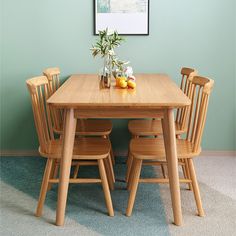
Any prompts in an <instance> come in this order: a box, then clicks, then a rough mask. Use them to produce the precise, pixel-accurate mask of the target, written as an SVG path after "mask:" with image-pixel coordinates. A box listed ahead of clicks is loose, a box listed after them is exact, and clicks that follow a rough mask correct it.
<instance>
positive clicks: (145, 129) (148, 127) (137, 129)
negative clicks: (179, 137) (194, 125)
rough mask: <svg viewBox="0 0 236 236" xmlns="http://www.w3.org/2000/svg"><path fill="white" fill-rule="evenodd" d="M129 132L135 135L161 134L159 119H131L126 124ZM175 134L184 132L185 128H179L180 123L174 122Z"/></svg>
mask: <svg viewBox="0 0 236 236" xmlns="http://www.w3.org/2000/svg"><path fill="white" fill-rule="evenodd" d="M128 129H129V132H130V133H131V134H132V135H136V136H155V135H162V133H163V132H162V125H161V120H131V121H129V124H128ZM175 132H176V134H182V133H185V132H186V130H181V129H180V124H179V123H177V122H175Z"/></svg>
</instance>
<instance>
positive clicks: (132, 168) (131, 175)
mask: <svg viewBox="0 0 236 236" xmlns="http://www.w3.org/2000/svg"><path fill="white" fill-rule="evenodd" d="M135 162H136V159H134V158H133V157H132V163H131V164H130V166H131V167H130V172H129V178H128V179H127V190H129V191H130V189H131V185H132V181H133V178H134V168H135Z"/></svg>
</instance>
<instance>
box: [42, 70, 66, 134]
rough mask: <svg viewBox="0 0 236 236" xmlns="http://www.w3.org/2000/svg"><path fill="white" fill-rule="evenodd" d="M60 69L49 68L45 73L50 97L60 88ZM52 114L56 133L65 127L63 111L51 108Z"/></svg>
mask: <svg viewBox="0 0 236 236" xmlns="http://www.w3.org/2000/svg"><path fill="white" fill-rule="evenodd" d="M60 73H61V72H60V69H59V68H58V67H53V68H47V69H45V70H44V71H43V74H44V75H45V76H46V77H47V79H48V84H49V93H50V96H51V95H52V94H53V93H55V92H56V91H57V89H58V88H59V87H60V77H59V75H60ZM50 109H51V114H52V125H53V129H54V131H60V130H62V125H63V114H62V110H60V109H57V108H53V107H51V108H50Z"/></svg>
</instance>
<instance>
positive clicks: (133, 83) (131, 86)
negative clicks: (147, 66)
mask: <svg viewBox="0 0 236 236" xmlns="http://www.w3.org/2000/svg"><path fill="white" fill-rule="evenodd" d="M128 86H129V88H132V89H134V88H135V87H136V83H135V82H134V81H132V80H129V81H128Z"/></svg>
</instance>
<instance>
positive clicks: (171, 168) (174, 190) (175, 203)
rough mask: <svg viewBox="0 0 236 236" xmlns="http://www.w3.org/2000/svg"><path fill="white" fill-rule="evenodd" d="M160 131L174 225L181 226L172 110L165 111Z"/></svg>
mask: <svg viewBox="0 0 236 236" xmlns="http://www.w3.org/2000/svg"><path fill="white" fill-rule="evenodd" d="M162 129H163V134H164V143H165V151H166V160H167V168H168V174H169V181H170V192H171V201H172V208H173V214H174V223H175V224H176V225H181V224H182V212H181V199H180V185H179V173H178V159H177V150H176V137H175V122H174V112H173V109H167V110H165V111H164V119H162Z"/></svg>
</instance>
